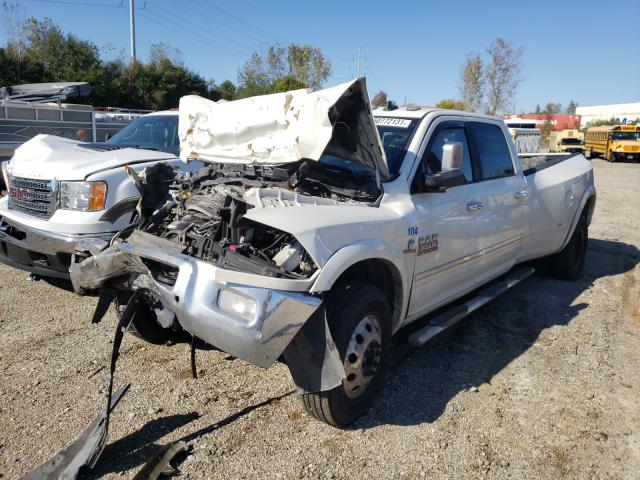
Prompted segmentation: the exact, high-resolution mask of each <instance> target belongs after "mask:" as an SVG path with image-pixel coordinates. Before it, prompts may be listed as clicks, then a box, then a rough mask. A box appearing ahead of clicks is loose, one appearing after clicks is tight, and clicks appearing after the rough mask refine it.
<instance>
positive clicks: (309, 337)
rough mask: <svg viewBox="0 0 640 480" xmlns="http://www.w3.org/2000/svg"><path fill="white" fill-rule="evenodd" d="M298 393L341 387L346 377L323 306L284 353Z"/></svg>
mask: <svg viewBox="0 0 640 480" xmlns="http://www.w3.org/2000/svg"><path fill="white" fill-rule="evenodd" d="M283 357H284V361H285V363H286V364H287V366H288V367H289V372H291V377H292V378H293V381H294V383H295V384H296V387H297V389H298V393H315V392H322V391H326V390H331V389H333V388H335V387H337V386H339V385H342V380H343V379H344V378H345V377H346V374H345V372H344V366H343V364H342V360H340V353H339V352H338V349H337V347H336V344H335V343H334V341H333V337H332V336H331V331H330V330H329V324H328V323H327V316H326V311H325V308H324V304H322V305H321V306H320V308H318V309H317V310H316V312H315V313H314V314H313V315H312V316H311V318H309V320H307V322H306V323H305V324H304V325H303V326H302V328H301V329H300V331H298V333H297V334H296V336H295V337H294V338H293V340H292V341H291V343H290V344H289V345H288V346H287V348H286V349H285V351H284V353H283Z"/></svg>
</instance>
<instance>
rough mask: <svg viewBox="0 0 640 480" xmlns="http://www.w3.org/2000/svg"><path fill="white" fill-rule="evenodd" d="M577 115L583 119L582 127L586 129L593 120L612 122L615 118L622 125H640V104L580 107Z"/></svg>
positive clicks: (581, 121) (581, 120)
mask: <svg viewBox="0 0 640 480" xmlns="http://www.w3.org/2000/svg"><path fill="white" fill-rule="evenodd" d="M576 114H578V115H580V117H581V119H580V126H581V127H586V126H587V124H588V123H589V122H592V121H593V120H610V119H611V118H615V119H616V120H617V121H618V123H619V124H621V125H627V124H633V123H640V102H635V103H615V104H611V105H592V106H590V107H578V108H577V109H576Z"/></svg>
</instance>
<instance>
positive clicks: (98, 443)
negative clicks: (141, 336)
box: [22, 290, 140, 480]
mask: <svg viewBox="0 0 640 480" xmlns="http://www.w3.org/2000/svg"><path fill="white" fill-rule="evenodd" d="M138 292H139V291H138V290H136V291H135V292H134V293H133V295H132V296H131V299H130V300H129V302H128V303H127V306H126V307H125V309H124V311H123V312H122V315H121V317H120V321H119V322H118V326H117V328H116V334H115V336H114V339H113V350H112V351H111V371H110V377H109V393H108V394H107V406H106V407H105V409H104V410H103V411H102V412H101V413H100V414H99V415H98V416H97V417H96V418H94V419H93V421H92V422H91V423H90V424H89V426H88V427H87V429H86V430H85V431H84V432H83V433H82V435H80V437H79V438H78V439H77V440H76V441H75V442H74V443H72V444H71V445H70V446H69V447H67V448H65V449H64V450H62V451H61V452H60V453H58V454H57V455H56V456H55V457H53V458H52V459H51V460H49V461H48V462H46V463H43V464H42V465H40V466H39V467H38V468H36V469H35V470H33V471H32V472H30V473H28V474H27V475H25V476H24V477H22V480H73V479H75V478H76V476H77V475H78V472H79V470H80V468H82V467H84V466H87V467H89V468H93V467H94V466H95V464H96V462H97V461H98V458H100V455H101V454H102V451H103V450H104V447H105V445H106V442H107V435H108V433H109V418H110V416H111V412H112V411H113V409H114V408H115V407H116V405H117V404H118V402H119V401H120V399H121V398H122V396H123V395H124V394H125V393H126V392H127V390H129V387H130V385H129V384H128V385H125V386H124V387H121V388H120V389H118V390H117V391H116V392H115V393H113V377H114V374H115V371H116V363H117V361H118V356H119V351H120V345H122V338H123V337H124V334H125V332H126V331H127V329H128V328H129V325H131V322H132V321H133V319H134V316H135V311H136V308H135V306H136V303H137V302H138V299H139V296H140V294H139V293H138ZM99 308H100V306H98V307H97V309H99ZM95 316H96V315H95V314H94V318H95Z"/></svg>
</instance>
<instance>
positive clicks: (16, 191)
mask: <svg viewBox="0 0 640 480" xmlns="http://www.w3.org/2000/svg"><path fill="white" fill-rule="evenodd" d="M9 196H10V197H11V198H15V199H16V200H22V201H27V200H29V191H28V190H27V189H26V188H16V187H11V188H10V189H9Z"/></svg>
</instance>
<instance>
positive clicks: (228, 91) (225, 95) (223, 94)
mask: <svg viewBox="0 0 640 480" xmlns="http://www.w3.org/2000/svg"><path fill="white" fill-rule="evenodd" d="M219 91H220V98H222V99H224V100H233V99H234V97H235V96H236V86H235V85H234V84H233V82H231V81H230V80H225V81H224V82H222V83H221V84H220V87H219Z"/></svg>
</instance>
